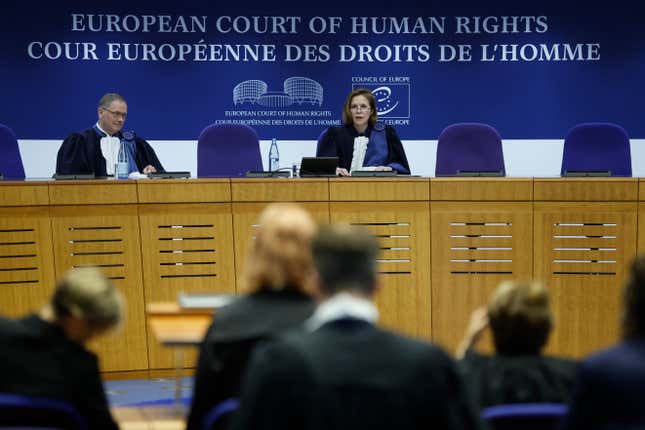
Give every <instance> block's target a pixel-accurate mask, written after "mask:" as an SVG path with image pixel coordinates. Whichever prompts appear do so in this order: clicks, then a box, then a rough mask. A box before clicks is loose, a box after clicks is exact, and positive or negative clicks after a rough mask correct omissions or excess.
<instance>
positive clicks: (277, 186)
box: [231, 178, 329, 202]
mask: <svg viewBox="0 0 645 430" xmlns="http://www.w3.org/2000/svg"><path fill="white" fill-rule="evenodd" d="M231 196H232V200H233V201H234V202H321V201H328V200H329V181H328V180H327V179H321V178H317V179H305V178H299V179H287V178H273V179H231Z"/></svg>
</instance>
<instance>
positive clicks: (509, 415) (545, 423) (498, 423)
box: [481, 403, 567, 430]
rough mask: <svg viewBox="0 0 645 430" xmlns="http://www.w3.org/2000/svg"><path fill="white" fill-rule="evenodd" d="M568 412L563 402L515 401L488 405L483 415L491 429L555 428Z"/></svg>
mask: <svg viewBox="0 0 645 430" xmlns="http://www.w3.org/2000/svg"><path fill="white" fill-rule="evenodd" d="M566 413H567V406H566V405H565V404H562V403H515V404H507V405H497V406H491V407H488V408H486V409H484V410H483V411H482V413H481V417H482V419H483V420H484V421H485V422H486V423H487V424H488V426H489V427H490V428H491V430H517V429H521V430H555V429H556V428H558V426H559V424H560V422H561V421H562V419H563V418H564V416H565V415H566Z"/></svg>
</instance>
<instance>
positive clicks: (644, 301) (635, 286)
mask: <svg viewBox="0 0 645 430" xmlns="http://www.w3.org/2000/svg"><path fill="white" fill-rule="evenodd" d="M623 300H624V306H625V310H624V312H625V313H624V317H623V336H624V337H625V338H626V339H633V338H644V337H645V255H639V256H637V257H636V259H635V260H634V262H633V263H632V265H631V266H630V269H629V279H628V280H627V284H626V285H625V289H624V291H623Z"/></svg>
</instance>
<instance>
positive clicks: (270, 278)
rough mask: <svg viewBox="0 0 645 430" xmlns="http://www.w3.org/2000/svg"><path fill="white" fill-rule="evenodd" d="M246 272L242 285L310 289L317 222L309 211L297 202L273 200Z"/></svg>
mask: <svg viewBox="0 0 645 430" xmlns="http://www.w3.org/2000/svg"><path fill="white" fill-rule="evenodd" d="M259 224H260V226H259V228H258V230H257V233H256V237H255V240H254V241H253V243H252V244H251V247H250V250H249V254H248V257H247V260H246V266H245V268H244V271H243V273H242V282H241V284H242V289H243V290H244V291H245V292H248V293H252V292H257V291H260V290H282V289H285V288H289V289H293V290H296V291H300V292H303V293H304V292H306V291H308V286H307V281H308V278H309V277H310V275H311V272H312V270H313V262H312V258H311V249H310V244H311V239H312V237H313V236H314V235H315V233H316V231H317V226H316V223H315V221H314V220H313V218H312V217H311V215H310V214H309V212H307V211H306V210H305V209H304V208H303V207H302V206H299V205H296V204H293V203H273V204H270V205H269V206H267V207H266V208H265V209H264V210H263V211H262V213H261V214H260V218H259Z"/></svg>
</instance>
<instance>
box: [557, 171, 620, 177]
mask: <svg viewBox="0 0 645 430" xmlns="http://www.w3.org/2000/svg"><path fill="white" fill-rule="evenodd" d="M564 176H566V177H599V176H600V177H607V176H611V170H565V171H564Z"/></svg>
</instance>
